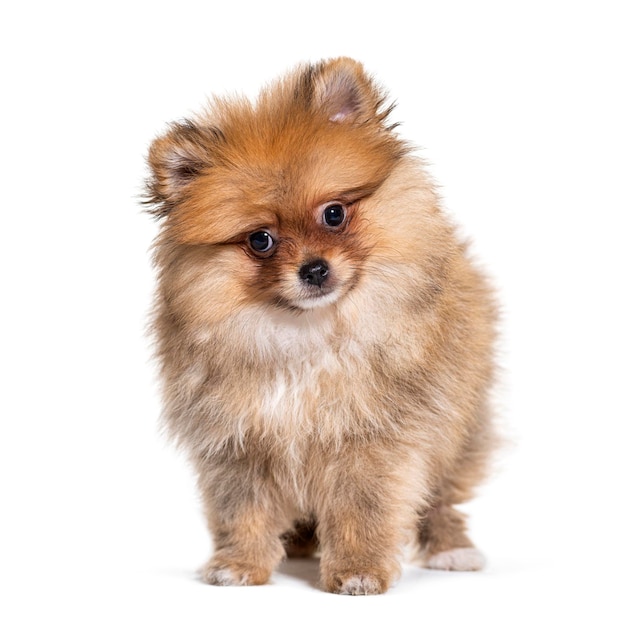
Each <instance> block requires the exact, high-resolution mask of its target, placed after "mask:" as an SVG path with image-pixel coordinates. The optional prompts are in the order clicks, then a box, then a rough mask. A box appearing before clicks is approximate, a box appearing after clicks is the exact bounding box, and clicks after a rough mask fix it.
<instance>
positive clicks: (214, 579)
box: [199, 566, 248, 587]
mask: <svg viewBox="0 0 623 626" xmlns="http://www.w3.org/2000/svg"><path fill="white" fill-rule="evenodd" d="M199 574H200V576H201V580H203V582H204V583H207V584H208V585H218V586H219V587H232V586H236V585H246V584H247V579H248V576H246V575H242V576H239V575H238V574H235V573H234V572H232V571H231V570H230V569H228V568H226V567H223V568H219V567H210V566H206V567H204V568H203V569H202V570H201V571H200V572H199Z"/></svg>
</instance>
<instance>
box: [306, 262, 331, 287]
mask: <svg viewBox="0 0 623 626" xmlns="http://www.w3.org/2000/svg"><path fill="white" fill-rule="evenodd" d="M299 276H300V277H301V280H302V281H303V282H305V283H309V284H310V285H316V286H317V287H320V286H321V285H322V283H324V281H325V280H327V278H328V277H329V264H328V263H327V262H326V261H325V260H324V259H315V260H314V261H310V262H309V263H305V265H301V268H300V269H299Z"/></svg>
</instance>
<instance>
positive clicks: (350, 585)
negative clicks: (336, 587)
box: [339, 575, 383, 596]
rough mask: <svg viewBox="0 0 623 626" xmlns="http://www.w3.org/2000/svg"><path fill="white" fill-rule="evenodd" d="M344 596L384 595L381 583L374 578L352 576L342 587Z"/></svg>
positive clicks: (341, 592)
mask: <svg viewBox="0 0 623 626" xmlns="http://www.w3.org/2000/svg"><path fill="white" fill-rule="evenodd" d="M339 592H340V594H341V595H343V596H371V595H376V594H379V593H383V590H382V588H381V584H380V582H379V581H378V580H377V579H376V578H375V577H374V576H363V575H360V576H351V577H350V578H347V579H346V580H345V581H344V582H343V583H342V585H341V587H340V591H339Z"/></svg>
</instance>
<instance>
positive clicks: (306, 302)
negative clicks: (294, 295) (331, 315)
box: [293, 291, 340, 311]
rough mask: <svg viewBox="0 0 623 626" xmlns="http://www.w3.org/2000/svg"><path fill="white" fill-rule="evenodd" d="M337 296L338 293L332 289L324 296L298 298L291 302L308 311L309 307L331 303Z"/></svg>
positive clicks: (318, 306) (338, 295)
mask: <svg viewBox="0 0 623 626" xmlns="http://www.w3.org/2000/svg"><path fill="white" fill-rule="evenodd" d="M339 297H340V294H339V293H338V292H337V291H332V292H331V293H327V294H325V295H324V296H317V297H315V298H305V299H300V300H297V301H296V302H293V304H294V305H295V306H296V307H298V308H299V309H305V310H306V311H309V310H311V309H319V308H321V307H323V306H328V305H329V304H333V303H334V302H337V301H338V299H339Z"/></svg>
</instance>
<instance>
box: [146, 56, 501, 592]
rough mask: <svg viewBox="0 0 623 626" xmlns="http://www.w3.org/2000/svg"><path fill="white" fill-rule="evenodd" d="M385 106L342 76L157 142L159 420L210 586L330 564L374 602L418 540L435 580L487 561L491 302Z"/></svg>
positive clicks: (329, 72) (328, 583) (214, 110)
mask: <svg viewBox="0 0 623 626" xmlns="http://www.w3.org/2000/svg"><path fill="white" fill-rule="evenodd" d="M391 108H392V107H391V106H387V105H386V104H385V98H384V94H383V92H382V91H381V90H380V89H379V88H378V87H377V86H376V84H375V83H374V81H373V80H372V79H371V78H370V77H369V76H368V75H367V74H366V73H365V71H364V69H363V68H362V66H361V65H360V64H359V63H358V62H355V61H353V60H351V59H348V58H338V59H334V60H329V61H323V62H320V63H317V64H314V65H309V66H305V67H300V68H298V69H296V70H295V71H294V72H292V73H291V74H289V75H288V76H286V77H285V78H283V79H281V80H278V81H277V82H275V83H274V84H272V85H271V86H269V87H267V88H266V89H264V90H263V91H262V92H261V93H260V94H259V96H258V98H257V99H256V101H254V102H251V101H249V100H246V99H243V98H232V99H218V98H216V99H214V100H213V101H212V102H211V104H210V106H209V107H208V109H207V110H206V112H205V113H204V114H202V115H200V116H198V117H196V118H195V119H192V120H185V121H182V122H178V123H174V124H172V125H171V126H170V127H169V129H168V132H166V133H165V134H163V135H162V136H160V137H159V138H157V139H156V140H155V141H154V142H153V144H152V146H151V149H150V152H149V165H150V169H151V178H150V179H149V181H148V184H147V202H148V203H150V205H151V211H152V212H153V214H154V215H155V216H156V217H158V218H160V219H161V220H162V221H161V224H162V228H161V231H160V234H159V236H158V238H157V240H156V243H155V263H156V266H157V268H158V289H157V296H156V302H155V309H154V332H155V336H156V339H157V346H158V356H159V360H160V364H161V376H162V382H163V403H164V417H165V420H166V423H167V425H168V429H169V431H170V433H171V434H172V436H173V438H174V439H175V440H176V441H177V442H178V443H179V444H180V445H181V446H182V447H183V448H184V449H185V450H186V451H187V453H188V454H189V456H190V459H191V460H192V462H193V464H194V467H195V468H196V472H197V475H198V486H199V489H200V492H201V495H202V498H203V502H204V504H205V514H206V517H207V522H208V525H209V528H210V530H211V536H212V539H213V547H214V550H213V554H212V557H211V558H210V560H209V561H208V563H207V564H206V565H205V566H204V568H203V569H202V571H201V574H202V579H203V580H204V581H205V582H207V583H210V584H214V585H260V584H263V583H266V582H267V581H268V580H269V578H270V576H271V572H272V571H273V570H274V569H275V567H276V566H277V565H278V564H279V562H280V561H281V560H282V559H283V558H284V557H285V556H286V555H288V556H309V555H312V554H315V553H316V551H317V550H318V551H319V554H320V576H321V582H322V586H323V587H324V589H326V590H327V591H330V592H334V593H342V594H353V595H360V594H378V593H383V592H385V591H386V590H387V589H388V587H389V586H390V585H391V584H392V582H393V581H394V580H395V579H396V577H397V575H398V574H399V569H400V568H399V563H400V555H401V553H402V548H403V547H404V545H405V544H409V543H411V544H413V543H414V542H415V543H416V545H418V546H419V549H420V552H419V554H420V557H421V559H422V562H423V564H424V565H425V566H426V567H430V568H438V569H448V570H476V569H479V568H481V567H482V565H483V557H482V555H481V553H480V552H479V551H478V550H477V549H476V548H475V547H474V546H473V544H472V542H471V541H470V539H469V538H468V536H467V534H466V523H465V519H464V516H463V514H462V513H460V512H459V511H457V510H456V509H455V508H454V505H456V504H458V503H461V502H464V501H465V500H467V499H469V498H470V497H471V496H472V490H473V488H474V486H475V485H476V484H477V483H478V482H479V481H480V480H481V479H482V478H483V477H484V474H485V469H486V466H487V459H488V457H489V455H490V451H491V449H492V444H493V442H494V436H493V429H492V426H491V419H490V413H489V408H488V400H487V397H488V393H489V388H490V383H491V379H492V373H493V365H492V351H493V350H492V343H493V339H494V325H495V306H494V304H493V300H492V297H491V293H490V288H489V287H488V285H487V282H486V280H484V279H483V277H482V276H481V274H480V273H479V271H477V270H476V269H475V268H474V266H473V264H472V263H471V262H470V260H469V258H468V255H467V253H466V248H465V245H464V244H463V243H462V242H460V241H459V240H458V238H457V236H456V234H455V229H454V227H453V225H452V224H451V223H450V222H449V220H448V219H447V218H446V216H445V215H444V213H443V211H442V210H441V208H440V202H439V199H438V197H437V195H436V193H435V188H434V185H433V184H432V183H431V181H430V179H429V177H428V176H427V174H426V173H425V171H424V170H423V167H422V164H421V163H420V162H419V161H418V159H417V158H415V157H413V156H412V155H411V154H410V149H409V147H408V146H407V145H406V144H405V142H404V141H402V140H401V139H400V138H399V137H398V136H397V134H396V133H395V132H394V131H395V127H394V126H392V125H390V124H389V123H388V114H389V112H390V110H391Z"/></svg>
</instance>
